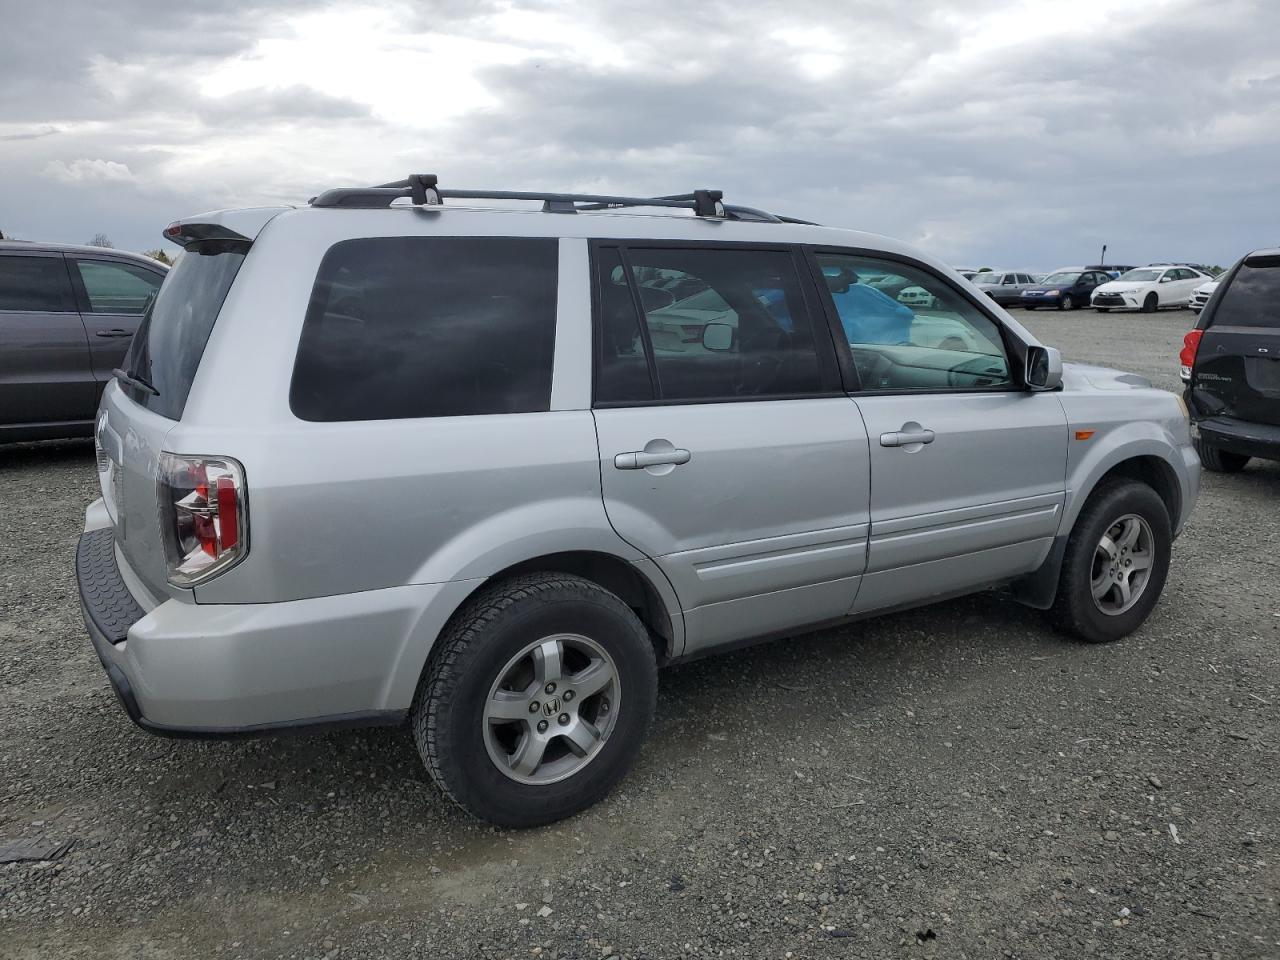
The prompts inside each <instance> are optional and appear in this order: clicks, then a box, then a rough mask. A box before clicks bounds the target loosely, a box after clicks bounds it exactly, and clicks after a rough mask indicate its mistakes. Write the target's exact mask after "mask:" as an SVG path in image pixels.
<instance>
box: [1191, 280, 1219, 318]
mask: <svg viewBox="0 0 1280 960" xmlns="http://www.w3.org/2000/svg"><path fill="white" fill-rule="evenodd" d="M1222 276H1224V277H1225V276H1226V274H1225V273H1224V274H1223V275H1222ZM1221 282H1222V277H1214V278H1213V279H1212V280H1210V281H1208V282H1207V283H1202V284H1200V286H1198V287H1196V288H1195V289H1194V290H1192V291H1191V303H1190V304H1189V306H1190V307H1191V309H1192V310H1194V311H1195V312H1196V313H1199V312H1200V311H1201V310H1203V309H1204V305H1205V304H1206V303H1208V302H1209V298H1210V297H1212V296H1213V291H1215V290H1217V289H1218V284H1219V283H1221Z"/></svg>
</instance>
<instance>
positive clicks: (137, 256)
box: [0, 240, 169, 270]
mask: <svg viewBox="0 0 1280 960" xmlns="http://www.w3.org/2000/svg"><path fill="white" fill-rule="evenodd" d="M6 252H14V253H30V252H38V253H75V254H80V255H82V256H94V257H98V258H99V259H108V260H113V259H114V260H128V261H129V262H131V263H139V264H142V265H144V266H150V267H155V268H157V269H159V270H167V269H169V268H168V267H167V266H166V265H165V264H163V263H161V262H160V261H159V260H153V259H151V257H148V256H144V255H143V254H141V253H133V252H132V251H129V250H117V249H116V248H115V247H91V246H89V245H87V244H82V243H45V242H43V241H39V240H0V253H6Z"/></svg>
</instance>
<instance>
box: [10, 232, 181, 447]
mask: <svg viewBox="0 0 1280 960" xmlns="http://www.w3.org/2000/svg"><path fill="white" fill-rule="evenodd" d="M166 269H167V268H166V267H165V266H164V265H163V264H161V263H157V262H156V261H155V260H152V259H150V258H149V257H143V256H139V255H138V254H134V253H125V252H124V251H122V250H112V249H108V248H104V247H76V246H68V245H65V244H51V243H26V242H24V241H20V240H3V241H0V443H5V442H9V441H19V440H49V439H56V438H60V437H77V436H85V437H87V436H90V435H92V433H93V417H94V412H95V411H96V410H97V409H98V398H99V397H100V396H101V395H102V389H103V387H105V386H106V385H107V383H108V381H110V380H111V370H112V368H113V367H118V366H120V364H121V361H123V360H124V355H125V351H126V350H127V349H128V348H129V341H130V339H131V338H132V337H133V332H134V330H135V329H137V326H138V319H139V318H140V317H141V315H142V311H143V310H144V309H146V306H147V304H148V303H149V302H150V301H151V298H152V296H154V295H155V292H156V290H157V289H159V287H160V283H161V281H162V280H164V277H165V272H166Z"/></svg>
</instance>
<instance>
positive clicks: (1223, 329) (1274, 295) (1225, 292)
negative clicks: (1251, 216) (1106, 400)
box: [1179, 249, 1280, 473]
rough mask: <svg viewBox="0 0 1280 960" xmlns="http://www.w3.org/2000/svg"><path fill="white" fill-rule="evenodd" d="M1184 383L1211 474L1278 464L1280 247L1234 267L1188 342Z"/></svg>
mask: <svg viewBox="0 0 1280 960" xmlns="http://www.w3.org/2000/svg"><path fill="white" fill-rule="evenodd" d="M1179 359H1180V360H1181V362H1182V370H1181V373H1182V379H1183V380H1184V381H1185V382H1186V384H1187V387H1186V393H1185V397H1186V402H1187V407H1188V408H1189V409H1190V412H1191V418H1192V421H1193V422H1194V423H1195V424H1196V425H1197V426H1198V427H1199V437H1198V439H1197V441H1196V447H1197V449H1198V450H1199V452H1200V460H1201V462H1202V463H1203V464H1204V465H1205V466H1206V467H1207V468H1208V469H1210V470H1218V471H1223V472H1226V473H1234V472H1235V471H1237V470H1243V469H1244V467H1245V464H1247V463H1248V462H1249V458H1250V457H1261V458H1263V459H1267V460H1280V249H1273V250H1259V251H1257V252H1256V253H1251V254H1249V255H1248V256H1247V257H1245V258H1244V259H1243V260H1241V261H1240V262H1239V263H1238V264H1236V265H1235V267H1234V268H1233V269H1232V270H1230V271H1229V272H1228V273H1227V274H1226V275H1225V279H1224V280H1223V282H1222V283H1221V284H1219V286H1218V289H1217V290H1216V291H1215V292H1214V294H1213V296H1212V297H1210V299H1209V302H1208V303H1207V304H1205V307H1204V309H1203V310H1202V311H1201V312H1200V319H1199V320H1198V321H1197V323H1196V328H1195V329H1194V330H1192V331H1191V332H1190V333H1188V334H1187V335H1186V336H1185V337H1184V338H1183V347H1182V353H1181V356H1180V357H1179Z"/></svg>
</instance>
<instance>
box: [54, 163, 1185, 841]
mask: <svg viewBox="0 0 1280 960" xmlns="http://www.w3.org/2000/svg"><path fill="white" fill-rule="evenodd" d="M469 199H484V200H486V201H488V202H489V205H488V206H467V205H466V204H465V202H459V201H467V200H469ZM530 203H532V204H534V206H532V207H528V206H527V205H528V204H530ZM495 204H497V205H495ZM522 205H524V206H523V207H522ZM539 205H540V206H539ZM164 233H165V236H166V237H167V239H169V240H170V241H172V242H174V243H176V244H178V245H179V246H181V247H182V249H183V251H184V252H183V254H182V256H181V258H180V259H179V261H178V265H177V266H176V268H175V269H174V270H173V271H172V272H171V273H170V274H169V275H168V277H167V278H166V279H165V281H164V284H163V286H162V287H161V288H160V291H159V294H158V296H157V297H156V299H155V301H154V302H153V304H152V305H151V307H150V309H149V311H148V313H147V314H146V316H145V317H144V319H143V321H142V325H141V327H140V329H139V332H138V334H137V336H136V337H135V338H134V340H133V344H132V347H131V349H130V353H129V355H128V357H127V358H126V359H125V361H124V363H123V365H122V367H121V368H120V370H119V371H118V372H117V374H116V376H115V379H114V380H113V382H112V383H111V384H110V385H109V386H108V387H107V389H106V391H105V394H104V396H103V400H102V405H101V410H100V413H99V415H98V419H97V429H96V436H97V444H98V471H99V476H100V481H101V489H102V498H101V499H99V500H97V501H95V502H94V503H93V504H92V505H91V506H90V507H89V508H88V512H87V515H86V521H85V530H84V534H83V536H82V538H81V540H80V544H79V550H78V554H77V559H76V565H77V577H78V581H79V586H80V593H81V600H82V607H83V611H84V616H85V622H86V624H87V627H88V632H89V635H90V637H91V638H92V642H93V644H94V646H95V648H96V651H97V654H98V656H99V657H100V658H101V661H102V664H103V666H104V667H105V669H106V672H107V674H108V676H109V678H110V681H111V683H112V685H113V686H114V688H115V690H116V692H117V693H118V695H119V699H120V701H121V703H122V704H123V707H124V709H125V710H126V711H127V713H128V715H129V717H130V718H131V719H132V720H133V721H134V722H135V723H137V724H139V725H140V726H142V727H144V728H146V729H147V730H151V731H153V732H156V733H161V734H170V735H188V736H190V735H196V736H240V735H251V734H260V733H266V732H272V731H278V730H284V729H292V728H299V727H325V728H329V727H334V726H357V725H369V724H386V725H400V724H407V726H408V727H409V729H410V730H411V732H412V736H413V738H414V740H415V742H416V744H417V747H418V750H419V751H420V752H421V755H422V759H423V761H424V763H425V765H426V767H427V769H428V770H429V771H430V773H431V776H432V777H433V778H434V780H435V781H436V783H438V784H439V786H440V787H441V788H442V790H443V791H444V792H445V793H446V794H447V795H448V796H449V797H451V798H453V800H455V801H456V802H457V803H459V804H460V805H461V806H462V807H464V808H465V809H466V810H468V811H470V812H471V813H473V814H475V815H476V816H479V817H482V818H485V819H488V820H490V821H492V822H495V823H498V824H503V825H510V826H529V825H534V824H541V823H547V822H549V821H553V820H556V819H558V818H561V817H565V816H568V815H569V814H572V813H573V812H575V811H577V810H580V809H582V808H584V807H586V806H587V805H589V804H592V803H594V802H595V801H597V800H599V799H600V798H601V797H603V796H604V795H605V794H606V793H607V792H608V791H609V790H610V788H611V787H612V786H613V785H614V784H615V783H616V782H617V781H618V780H619V778H620V777H622V776H623V774H624V773H625V772H626V771H627V769H628V768H629V767H630V766H631V764H632V762H633V761H634V760H635V758H636V755H637V753H638V751H639V750H640V747H641V743H642V741H643V739H644V736H645V732H646V730H647V728H648V727H649V725H650V721H651V720H652V718H653V715H654V710H655V695H656V690H657V680H658V670H659V667H662V666H665V665H668V664H672V663H676V662H679V661H681V660H687V659H689V658H692V657H697V656H701V655H703V654H706V653H709V652H713V651H717V650H724V649H727V648H730V647H733V646H736V645H740V644H743V643H746V642H752V641H758V640H764V639H768V638H780V637H789V636H794V635H796V634H797V633H800V632H803V631H805V630H811V629H814V628H816V627H820V626H825V625H830V624H836V623H842V622H847V621H852V620H857V619H860V618H864V617H869V616H873V615H877V614H881V613H886V612H889V611H894V610H901V609H903V608H906V607H912V606H916V605H920V604H927V603H933V602H936V601H939V600H943V599H945V598H948V597H954V596H958V595H961V594H966V593H971V592H973V591H978V590H984V589H987V588H990V587H993V586H997V585H1008V587H1009V588H1010V589H1011V590H1012V592H1013V595H1014V596H1015V597H1016V598H1018V599H1019V600H1021V601H1023V602H1025V603H1026V604H1029V605H1030V606H1032V607H1037V608H1041V609H1043V610H1045V611H1046V612H1047V614H1048V616H1049V617H1050V618H1051V620H1052V622H1053V623H1054V624H1056V625H1058V626H1059V627H1060V628H1061V629H1062V630H1063V631H1065V632H1066V633H1068V634H1071V635H1073V636H1075V637H1077V638H1079V639H1081V640H1084V641H1089V642H1101V641H1111V640H1116V639H1118V638H1120V637H1123V636H1125V635H1126V634H1128V633H1131V632H1132V631H1134V630H1136V629H1138V628H1139V627H1140V626H1141V625H1142V624H1143V622H1144V621H1145V620H1146V619H1147V617H1148V616H1149V615H1150V614H1151V611H1152V609H1153V607H1154V606H1155V604H1156V602H1157V600H1158V598H1159V596H1160V592H1161V590H1162V588H1163V586H1164V583H1165V577H1166V575H1167V572H1168V569H1169V560H1170V551H1171V548H1172V546H1173V541H1174V538H1175V537H1176V536H1177V535H1178V533H1179V531H1181V530H1182V528H1183V525H1184V524H1185V523H1186V521H1187V517H1188V515H1189V514H1190V512H1191V510H1192V507H1193V505H1194V503H1195V501H1196V496H1197V490H1198V487H1199V476H1200V464H1199V461H1198V459H1197V457H1196V453H1195V450H1194V448H1193V446H1192V441H1191V435H1190V431H1189V427H1188V420H1187V416H1186V411H1185V409H1184V408H1183V407H1182V405H1181V400H1180V398H1177V397H1174V396H1173V395H1171V394H1169V393H1165V392H1163V391H1160V390H1156V389H1153V388H1152V387H1151V386H1150V384H1149V383H1147V382H1146V381H1145V380H1143V379H1142V378H1140V377H1136V376H1133V375H1130V374H1125V373H1121V372H1119V371H1115V370H1109V369H1104V368H1101V367H1095V366H1081V365H1064V364H1063V363H1062V361H1061V358H1060V356H1059V354H1058V352H1057V351H1056V350H1054V349H1053V348H1052V347H1048V346H1045V345H1042V344H1041V343H1039V342H1038V341H1037V340H1036V338H1035V337H1033V336H1032V335H1031V334H1030V333H1029V332H1028V331H1027V330H1026V329H1025V328H1023V327H1022V326H1021V325H1019V324H1018V323H1017V321H1015V320H1014V319H1013V318H1012V317H1011V316H1010V315H1009V314H1007V313H1005V312H1004V311H1003V310H1002V309H1001V308H1000V307H999V306H998V305H996V304H995V303H993V302H992V301H991V299H990V298H988V297H986V296H984V295H983V294H982V293H981V292H980V291H979V290H978V289H977V288H976V287H974V286H973V285H972V284H971V283H969V282H967V281H965V280H964V279H963V278H962V277H960V276H959V275H958V274H956V273H955V272H954V271H952V270H951V269H949V268H948V267H947V266H946V265H945V264H943V263H942V262H941V261H939V260H937V259H936V258H934V257H931V256H929V255H927V254H925V253H922V252H920V251H918V250H916V249H914V248H912V247H910V246H908V245H906V244H903V243H898V242H897V241H893V240H888V239H885V238H883V237H879V236H874V235H871V234H866V233H858V232H854V231H849V230H842V229H833V228H829V227H822V226H816V225H814V224H810V223H806V222H803V221H797V220H794V219H790V218H786V217H780V216H777V215H774V214H771V213H767V212H765V211H761V210H756V209H752V208H749V207H742V206H736V205H733V204H730V203H726V202H725V201H724V198H723V197H722V196H721V194H720V193H719V192H718V191H707V190H699V191H695V192H693V193H691V194H686V195H682V196H676V197H663V198H646V197H616V196H597V195H584V194H541V193H528V192H510V191H483V190H448V189H443V188H441V187H440V186H439V185H438V184H437V183H436V181H435V178H434V177H431V176H429V175H416V176H413V177H410V178H408V179H407V180H403V181H399V182H396V183H392V184H386V185H383V186H381V187H372V188H342V189H335V190H330V191H327V192H325V193H322V194H321V195H319V196H318V197H316V198H315V199H314V200H313V201H312V202H310V203H309V204H307V205H303V206H301V207H298V208H269V209H251V210H228V211H223V212H218V213H211V214H204V215H201V216H197V217H192V218H189V219H184V220H179V221H177V222H175V223H173V224H172V225H170V226H169V227H168V228H167V229H166V230H165V231H164ZM870 281H874V282H875V284H876V286H872V284H871V282H870ZM886 284H887V285H889V286H891V287H893V288H894V289H905V288H907V287H917V288H919V289H921V290H923V291H925V293H926V294H927V297H924V298H921V299H920V302H919V304H918V305H915V306H908V305H906V304H904V303H899V304H891V305H892V306H894V313H893V318H892V323H891V324H889V325H888V326H887V325H886V323H887V321H886V313H885V310H884V307H883V303H882V301H884V300H885V297H884V296H883V295H882V294H879V293H877V289H878V288H883V287H884V286H885V285H886ZM899 314H901V316H899ZM889 326H891V327H892V329H893V332H892V334H889V333H888V332H887V330H888V329H889ZM939 330H942V331H948V332H946V333H945V335H943V334H940V333H939Z"/></svg>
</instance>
